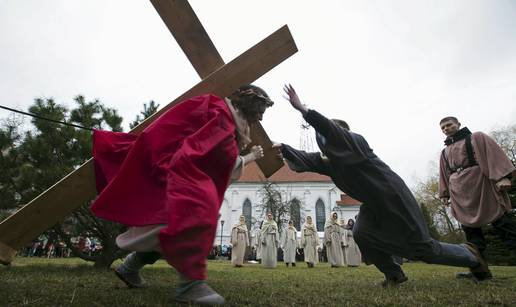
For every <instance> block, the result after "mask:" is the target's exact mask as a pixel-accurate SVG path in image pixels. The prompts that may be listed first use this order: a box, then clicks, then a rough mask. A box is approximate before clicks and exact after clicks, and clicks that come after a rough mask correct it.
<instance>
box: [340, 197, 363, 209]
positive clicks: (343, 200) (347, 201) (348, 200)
mask: <svg viewBox="0 0 516 307" xmlns="http://www.w3.org/2000/svg"><path fill="white" fill-rule="evenodd" d="M336 203H337V205H339V206H360V205H361V204H362V203H361V202H359V201H358V200H356V199H354V198H352V197H351V196H349V195H346V194H340V200H337V202H336Z"/></svg>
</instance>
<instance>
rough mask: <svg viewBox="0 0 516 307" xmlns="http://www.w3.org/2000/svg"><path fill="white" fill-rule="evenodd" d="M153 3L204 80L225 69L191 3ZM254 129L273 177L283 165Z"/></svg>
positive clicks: (267, 171) (179, 0) (264, 137)
mask: <svg viewBox="0 0 516 307" xmlns="http://www.w3.org/2000/svg"><path fill="white" fill-rule="evenodd" d="M151 3H152V5H154V8H155V9H156V11H157V12H158V14H159V15H160V16H161V19H162V20H163V22H164V23H165V24H166V25H167V27H168V29H169V31H170V33H172V35H173V36H174V38H175V39H176V41H177V43H178V44H179V46H180V47H181V48H182V49H183V52H184V53H185V54H186V56H187V57H188V60H189V61H190V63H191V64H192V66H193V67H194V68H195V70H196V71H197V73H198V74H199V76H200V77H201V79H204V78H205V77H207V76H208V75H209V74H211V73H212V72H214V71H215V70H217V69H218V68H220V67H222V66H223V65H224V60H223V59H222V57H221V56H220V54H219V53H218V51H217V49H216V48H215V46H214V44H213V42H212V41H211V39H210V37H209V36H208V34H207V33H206V30H205V29H204V27H203V26H202V24H201V22H200V21H199V18H197V15H196V14H195V12H194V10H193V9H192V7H191V6H190V4H189V3H188V1H187V0H151ZM249 83H250V82H249ZM227 95H229V94H226V95H220V96H227ZM251 129H252V131H251V132H252V133H251V135H252V139H253V140H255V139H256V140H258V141H257V142H253V145H261V146H262V147H263V148H264V150H265V157H264V158H263V159H260V161H259V162H258V166H259V167H260V169H261V170H262V172H263V173H264V174H265V176H266V177H270V176H271V175H272V174H274V173H275V172H276V171H277V170H278V169H279V167H281V166H282V164H281V165H279V162H278V161H277V159H275V158H272V157H271V150H272V148H271V142H270V140H269V137H268V136H267V134H266V132H265V130H264V129H263V128H262V126H261V125H258V126H256V127H255V128H251ZM267 148H271V149H270V150H267Z"/></svg>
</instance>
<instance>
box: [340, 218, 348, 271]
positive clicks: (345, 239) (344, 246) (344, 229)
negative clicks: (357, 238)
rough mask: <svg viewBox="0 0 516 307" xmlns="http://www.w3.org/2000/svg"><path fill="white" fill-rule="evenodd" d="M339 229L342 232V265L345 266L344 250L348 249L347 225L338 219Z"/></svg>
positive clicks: (344, 221) (345, 255) (346, 261)
mask: <svg viewBox="0 0 516 307" xmlns="http://www.w3.org/2000/svg"><path fill="white" fill-rule="evenodd" d="M340 228H341V231H342V255H343V256H344V265H347V264H348V260H347V258H346V257H347V254H346V249H347V248H348V225H347V224H346V220H344V219H340Z"/></svg>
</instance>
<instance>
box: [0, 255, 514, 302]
mask: <svg viewBox="0 0 516 307" xmlns="http://www.w3.org/2000/svg"><path fill="white" fill-rule="evenodd" d="M404 270H405V272H406V274H407V275H408V277H409V279H410V280H409V281H408V282H406V283H405V284H403V285H401V286H400V287H399V288H397V289H382V288H381V287H379V285H378V283H379V282H380V281H381V280H382V275H381V274H380V273H379V272H378V271H377V270H376V269H375V268H374V267H372V266H361V267H359V268H333V269H332V268H330V267H329V266H328V265H327V264H321V265H319V266H317V267H316V268H314V269H308V268H306V266H304V265H303V263H298V266H297V267H295V268H286V267H285V266H284V265H283V263H279V266H278V268H277V269H275V270H270V269H263V268H261V267H260V265H258V264H249V265H247V266H246V267H244V268H240V269H236V268H233V267H231V265H230V263H229V262H228V261H210V262H209V273H208V274H209V281H210V284H211V285H212V287H213V288H214V289H216V290H217V291H219V292H220V293H221V294H222V295H223V296H225V298H226V301H227V305H229V306H246V305H247V306H386V305H388V306H516V267H492V271H493V273H494V276H495V278H494V279H493V280H491V281H488V282H483V283H479V284H477V283H474V282H472V281H470V280H456V279H455V278H454V274H455V273H456V272H460V271H461V269H460V268H450V267H445V266H436V265H427V264H421V263H410V264H405V265H404ZM142 275H143V277H144V278H145V279H146V280H147V281H148V282H149V284H150V285H149V287H148V288H146V289H137V290H132V289H127V288H126V287H125V285H124V284H122V282H120V281H119V280H118V279H117V278H116V277H115V276H114V274H113V273H112V272H110V271H106V270H95V269H93V268H92V267H91V265H90V264H88V263H86V262H83V261H82V260H79V259H39V258H30V259H28V258H17V259H16V260H15V262H14V263H13V265H12V266H10V267H3V266H2V267H0V306H173V305H174V302H173V300H172V297H173V289H174V287H175V286H176V285H177V283H178V277H177V274H176V273H175V272H174V271H173V270H172V269H170V267H169V266H168V265H167V264H166V263H165V262H164V261H159V262H158V263H156V264H155V265H153V266H149V267H146V268H145V269H144V270H143V273H142Z"/></svg>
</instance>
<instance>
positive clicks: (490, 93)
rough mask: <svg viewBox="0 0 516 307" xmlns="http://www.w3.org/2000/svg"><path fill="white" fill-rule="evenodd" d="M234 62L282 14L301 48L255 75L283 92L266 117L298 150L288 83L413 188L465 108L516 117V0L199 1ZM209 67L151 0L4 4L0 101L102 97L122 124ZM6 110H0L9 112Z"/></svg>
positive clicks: (484, 120) (489, 116)
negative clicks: (192, 56)
mask: <svg viewBox="0 0 516 307" xmlns="http://www.w3.org/2000/svg"><path fill="white" fill-rule="evenodd" d="M190 3H191V5H192V6H193V8H194V10H195V11H196V13H197V15H198V17H199V19H200V20H201V22H202V23H203V25H204V27H205V28H206V30H207V32H208V34H209V35H210V37H211V38H212V40H213V42H214V44H215V46H216V47H217V49H218V50H219V52H220V54H221V55H222V57H223V58H224V60H225V61H226V62H229V61H230V60H232V59H233V58H235V57H236V56H238V55H239V54H240V53H242V52H243V51H245V50H246V49H248V48H249V47H251V46H252V45H254V44H256V43H257V42H259V41H260V40H261V39H263V38H265V37H266V36H268V35H269V34H271V33H272V32H273V31H275V30H277V29H278V28H279V27H281V26H282V25H284V24H288V26H289V27H290V30H291V32H292V35H293V36H294V39H295V41H296V43H297V46H298V49H299V52H298V53H296V54H295V55H294V56H292V57H291V58H289V59H287V60H286V61H285V62H283V63H282V64H280V65H279V66H278V67H276V68H275V69H273V70H272V71H271V72H269V73H268V74H266V75H265V76H263V77H262V78H260V79H259V80H257V81H256V84H257V85H259V86H261V87H263V88H264V89H265V90H266V91H268V92H269V94H270V96H271V97H272V98H273V99H274V100H275V101H276V104H275V105H274V107H273V108H272V109H269V111H267V113H266V114H265V118H264V121H263V125H264V127H265V129H266V130H267V131H268V133H269V135H270V137H271V138H272V139H273V140H276V141H279V142H284V143H290V144H291V145H293V146H295V147H298V146H299V139H300V123H301V121H300V116H299V115H298V114H297V113H296V112H295V111H293V109H291V108H290V107H289V105H288V104H287V103H286V102H285V101H284V100H283V99H282V98H281V97H282V93H281V88H282V85H283V84H284V83H286V82H290V83H292V84H293V85H294V86H295V87H296V89H297V91H298V94H299V95H300V98H301V100H302V101H303V102H304V103H306V104H308V106H309V107H311V108H313V109H316V110H318V111H320V112H321V113H323V114H325V115H327V116H328V117H332V118H341V119H344V120H346V121H348V123H349V124H350V125H351V128H352V130H354V131H355V132H358V133H360V134H362V135H364V136H365V138H366V139H367V140H368V141H369V143H370V145H371V147H372V148H373V149H374V150H375V152H376V153H377V154H378V155H379V156H380V158H382V159H383V160H384V161H385V162H387V163H388V164H389V165H390V166H391V167H392V168H393V169H394V170H395V171H396V172H398V173H399V174H400V175H401V176H402V177H403V178H404V179H405V180H406V181H407V183H409V185H411V186H412V185H414V184H415V182H416V181H417V179H422V178H424V177H425V176H427V175H428V174H429V168H430V167H429V162H430V161H435V160H437V158H438V155H439V151H440V150H441V148H442V141H443V135H442V134H441V132H440V130H439V127H438V121H439V119H440V118H442V117H444V116H448V115H454V116H457V117H459V119H460V121H461V122H462V123H463V125H466V126H468V127H469V128H470V129H471V130H483V131H490V130H492V129H494V128H497V127H501V126H506V125H509V124H515V123H516V1H511V0H506V1H502V0H496V1H495V0H485V1H479V0H462V1H459V0H456V1H445V0H441V1H430V0H428V1H415V0H404V1H401V0H400V1H363V0H360V1H359V0H356V1H343V0H340V1H326V0H324V1H313V0H312V1H302V0H295V1H286V0H282V1H278V0H275V1H272V0H270V1H247V0H238V1H237V0H235V1H225V0H220V1H207V0H206V1H200V0H196V1H190ZM197 82H199V77H198V76H197V74H196V72H195V71H194V69H193V68H192V66H191V65H190V63H189V62H188V60H187V58H186V57H185V56H184V54H183V52H182V51H181V49H180V48H179V46H178V45H177V43H176V42H175V40H174V39H173V37H172V36H171V34H170V33H169V32H168V29H167V28H166V26H165V25H164V23H163V22H162V20H161V18H160V17H159V15H158V14H157V12H156V11H155V10H154V8H153V6H152V5H151V3H150V2H148V1H143V0H138V1H137V0H110V1H105V0H102V1H100V0H89V1H69V0H60V1H58V0H47V1H38V0H0V95H1V99H0V104H2V105H6V106H10V107H15V108H20V109H25V110H26V109H27V107H28V106H29V105H30V104H31V103H32V102H33V100H34V98H36V97H47V98H48V97H53V98H55V99H56V101H57V102H59V103H61V104H64V105H67V106H69V107H73V103H72V101H73V97H74V96H76V95H78V94H82V95H85V96H86V98H87V99H88V100H92V99H95V98H99V99H100V100H101V101H102V102H103V103H104V104H105V105H107V106H109V107H114V108H116V109H118V110H119V112H120V114H121V115H122V116H123V117H124V127H125V130H128V125H129V122H131V121H132V120H133V119H134V118H135V116H136V115H137V114H138V113H139V112H140V110H141V109H142V106H143V103H144V102H148V101H149V100H152V99H153V100H155V101H156V102H158V103H159V104H160V105H161V106H164V105H165V104H167V103H168V102H170V101H171V100H173V99H174V98H175V97H177V96H179V95H180V94H182V93H183V92H185V91H186V90H188V89H189V88H190V87H192V86H193V85H194V84H196V83H197ZM7 115H8V113H7V112H6V111H3V110H0V118H5V117H6V116H7Z"/></svg>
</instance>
